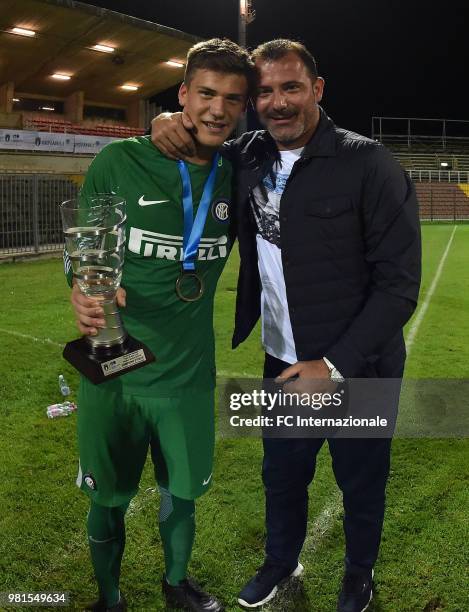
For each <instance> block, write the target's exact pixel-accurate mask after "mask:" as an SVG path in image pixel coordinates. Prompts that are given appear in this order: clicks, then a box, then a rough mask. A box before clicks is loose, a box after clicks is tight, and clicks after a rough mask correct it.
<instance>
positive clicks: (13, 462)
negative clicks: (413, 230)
mask: <svg viewBox="0 0 469 612" xmlns="http://www.w3.org/2000/svg"><path fill="white" fill-rule="evenodd" d="M422 229H423V238H424V278H423V287H422V293H421V301H422V302H423V300H424V299H425V296H426V295H427V292H428V290H429V288H430V286H431V283H432V280H433V278H434V276H435V273H436V270H437V268H438V265H439V262H440V260H441V257H442V254H443V252H444V250H445V248H446V245H447V243H448V240H449V238H450V235H451V232H452V231H453V226H452V225H446V224H442V225H424V226H423V228H422ZM61 269H62V264H61V262H60V261H59V260H57V259H56V260H44V261H35V262H23V263H15V264H5V265H2V266H0V286H1V293H0V341H1V350H0V372H1V376H0V392H1V401H0V436H1V444H0V533H1V538H0V592H1V591H31V590H34V591H51V590H59V591H69V592H70V595H71V601H72V605H71V607H72V609H80V604H82V603H83V602H86V601H89V600H90V598H93V596H94V594H95V585H94V580H93V576H92V569H91V564H90V562H89V559H88V550H87V542H86V534H85V517H86V512H87V506H88V503H87V499H86V497H85V496H84V495H83V494H82V493H80V492H79V491H78V489H77V488H76V487H75V485H74V478H75V475H76V468H77V455H76V440H75V416H74V415H72V416H71V417H68V418H65V419H57V420H48V419H47V418H46V415H45V410H46V407H47V405H48V404H51V403H54V402H56V401H60V396H59V394H58V385H57V377H58V375H59V374H60V373H63V374H65V376H66V378H67V380H68V381H69V383H70V385H71V387H72V390H75V391H76V389H77V380H78V379H77V375H76V373H75V372H74V371H73V370H72V368H71V367H70V366H69V365H68V364H67V363H65V362H64V361H63V360H62V358H61V349H60V345H63V344H64V343H65V342H66V341H68V340H71V339H72V338H74V337H76V335H77V332H76V328H75V326H74V322H73V320H72V313H71V308H70V306H69V302H68V299H69V297H68V294H69V290H68V288H67V286H66V284H65V282H64V279H63V276H62V272H61ZM468 270H469V226H468V225H460V226H458V228H457V231H456V233H455V236H454V240H453V243H452V246H451V249H450V251H449V253H448V257H447V259H446V263H445V266H444V269H443V272H442V275H441V277H440V280H439V282H438V285H437V286H436V289H435V292H434V294H433V296H432V299H431V301H430V303H429V306H428V310H427V311H426V313H425V316H424V318H423V320H422V323H421V325H420V327H419V329H418V333H417V336H416V338H415V342H414V344H413V346H412V350H411V353H410V356H409V360H408V364H407V370H406V375H407V376H408V377H416V378H436V377H440V378H444V377H450V378H463V377H465V376H466V375H467V371H468V363H469V343H468V341H467V339H468V338H469V292H468V289H467V287H468V272H467V271H468ZM236 272H237V261H236V255H235V254H233V256H232V258H231V261H230V263H229V264H228V266H227V269H226V271H225V273H224V275H223V277H222V279H221V281H220V285H219V290H218V295H217V304H216V321H215V328H216V335H217V364H218V371H219V374H221V375H230V374H235V375H239V374H241V375H251V376H256V375H257V376H258V375H260V373H261V367H262V350H261V347H260V339H259V338H260V336H259V330H256V333H255V334H254V335H253V337H252V338H250V339H249V341H248V342H246V343H245V344H244V345H243V346H241V347H240V348H239V349H238V350H236V351H235V352H232V351H231V348H230V339H231V331H232V322H233V312H234V301H235V296H236ZM409 325H412V321H411V322H410V324H409ZM260 462H261V446H260V442H259V441H258V440H254V439H243V440H241V439H233V440H226V439H225V440H219V441H218V443H217V449H216V468H215V472H214V483H213V487H212V489H211V491H210V492H209V493H208V494H207V495H206V496H205V497H203V498H202V499H201V500H200V501H199V502H198V505H197V524H198V529H197V535H196V544H195V550H194V555H193V560H192V563H191V567H190V571H191V574H192V575H194V576H196V577H197V578H198V580H199V581H200V582H201V584H202V585H203V586H205V587H207V588H209V589H211V590H212V591H213V592H214V593H216V594H217V595H218V596H220V597H221V598H222V599H223V601H224V602H225V604H226V606H227V610H228V611H234V610H236V609H238V608H237V606H236V595H237V592H238V590H239V588H240V587H241V586H242V585H243V584H244V582H245V581H246V579H247V578H249V577H250V576H251V574H252V573H253V572H254V571H255V569H256V567H258V566H259V565H260V564H261V562H262V558H263V538H264V524H263V514H264V509H263V504H264V501H263V491H262V485H261V481H260ZM468 475H469V445H468V442H467V440H460V439H446V440H445V439H434V440H421V439H419V440H413V439H406V440H404V439H397V440H395V441H394V445H393V461H392V472H391V478H390V481H389V486H388V509H387V514H386V519H385V526H384V534H383V541H382V546H381V553H380V558H379V561H378V564H377V566H376V568H375V581H376V593H375V599H374V603H373V606H372V607H371V610H372V611H374V612H432V611H439V610H445V611H448V612H449V611H451V612H464V611H466V610H468V609H469V603H468V598H467V585H468V584H469V576H468V541H469V530H468V507H469V504H468V502H469V494H468V491H469V487H468ZM154 486H155V485H154V482H153V479H152V471H151V469H150V466H149V464H147V466H146V469H145V472H144V475H143V478H142V482H141V487H140V491H139V494H138V495H137V496H136V498H135V499H134V500H133V501H132V504H131V506H130V509H129V513H128V517H127V536H128V538H127V547H126V553H125V556H124V562H123V570H122V582H121V586H122V590H123V591H124V592H125V593H126V595H127V599H128V600H129V603H130V607H131V609H132V610H148V611H160V610H164V609H165V608H164V605H163V603H162V599H161V592H160V585H159V582H160V579H161V574H162V571H163V559H162V552H161V546H160V541H159V535H158V532H157V508H158V496H157V494H156V493H155V489H154ZM343 548H344V541H343V534H342V526H341V507H340V495H339V493H338V490H337V487H336V485H335V483H334V480H333V477H332V472H331V465H330V459H329V455H328V453H327V449H323V451H321V453H320V456H319V463H318V469H317V474H316V478H315V480H314V483H313V485H312V486H311V490H310V527H309V533H308V539H307V542H306V544H305V549H304V552H303V555H302V562H303V564H304V565H305V568H306V569H305V573H304V575H303V578H302V579H301V580H300V581H297V582H295V583H293V584H292V585H290V586H289V587H288V589H287V590H284V591H283V592H282V593H281V595H280V597H279V599H278V600H275V604H272V605H271V606H269V607H268V609H269V610H270V611H278V612H285V611H289V610H292V611H295V612H328V611H333V610H335V604H336V597H337V592H338V589H339V584H340V578H341V574H342V556H343ZM266 609H267V607H266Z"/></svg>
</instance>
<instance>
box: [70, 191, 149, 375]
mask: <svg viewBox="0 0 469 612" xmlns="http://www.w3.org/2000/svg"><path fill="white" fill-rule="evenodd" d="M60 209H61V213H62V222H63V229H64V233H65V248H66V251H67V254H68V257H69V259H70V262H71V265H72V271H73V277H74V279H75V280H76V282H77V284H78V286H79V288H80V290H81V291H82V293H84V294H85V295H87V296H89V297H99V298H100V302H101V306H102V308H103V311H104V320H105V323H106V325H105V327H104V328H101V329H99V330H98V334H97V335H96V336H84V337H83V338H80V339H79V340H74V341H73V342H69V343H68V344H67V345H66V346H65V349H64V357H65V359H67V361H69V362H70V363H71V364H72V365H73V366H74V367H76V368H77V370H79V371H80V372H81V373H82V374H84V375H85V376H86V377H87V378H89V379H90V380H91V381H92V382H94V383H95V384H98V383H101V382H104V381H105V380H109V379H111V378H115V377H116V376H120V375H121V374H124V373H126V372H129V371H130V370H134V369H136V368H140V367H142V366H144V365H146V364H147V363H149V362H151V361H154V359H155V358H154V356H153V355H152V353H151V352H150V350H149V349H148V348H147V347H146V346H145V345H144V344H142V343H141V342H139V341H138V340H136V339H135V338H133V337H131V336H129V335H128V334H127V332H126V331H125V329H124V327H123V325H122V320H121V316H120V313H119V309H118V307H117V302H116V294H117V289H118V288H119V286H120V282H121V278H122V267H123V265H124V253H125V221H126V214H125V200H124V199H122V198H120V197H119V196H116V195H111V194H109V195H108V194H96V195H93V196H91V197H85V196H82V197H79V198H77V199H75V200H67V201H66V202H63V203H62V205H61V207H60Z"/></svg>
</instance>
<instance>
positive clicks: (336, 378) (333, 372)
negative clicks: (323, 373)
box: [322, 357, 345, 383]
mask: <svg viewBox="0 0 469 612" xmlns="http://www.w3.org/2000/svg"><path fill="white" fill-rule="evenodd" d="M322 360H323V361H324V363H325V364H326V365H327V368H328V370H329V375H330V377H331V380H332V381H333V382H337V383H341V382H344V380H345V378H344V377H343V376H342V374H341V373H340V372H339V370H338V369H337V368H336V367H335V365H334V364H333V363H331V362H330V361H329V359H328V358H327V357H323V358H322Z"/></svg>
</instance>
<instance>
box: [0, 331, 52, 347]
mask: <svg viewBox="0 0 469 612" xmlns="http://www.w3.org/2000/svg"><path fill="white" fill-rule="evenodd" d="M0 333H2V334H8V335H10V336H16V337H17V338H24V339H25V340H32V341H33V342H41V343H42V344H51V345H52V346H59V347H60V348H63V347H64V345H63V344H60V342H55V341H54V340H51V339H50V338H36V336H30V335H29V334H22V333H20V332H17V331H13V330H11V329H2V328H0Z"/></svg>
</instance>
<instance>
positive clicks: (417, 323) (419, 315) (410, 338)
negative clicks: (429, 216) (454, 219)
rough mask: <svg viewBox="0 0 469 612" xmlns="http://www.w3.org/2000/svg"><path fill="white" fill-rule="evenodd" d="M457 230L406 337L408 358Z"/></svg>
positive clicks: (449, 241)
mask: <svg viewBox="0 0 469 612" xmlns="http://www.w3.org/2000/svg"><path fill="white" fill-rule="evenodd" d="M457 229H458V226H457V225H455V226H454V229H453V231H452V232H451V236H450V237H449V240H448V244H447V245H446V249H445V250H444V253H443V255H442V256H441V259H440V263H439V264H438V268H437V269H436V272H435V276H434V277H433V280H432V284H431V285H430V288H429V290H428V291H427V294H426V295H425V299H424V300H423V302H422V305H421V306H420V308H419V310H418V311H417V314H416V315H415V319H414V320H413V322H412V325H411V326H410V329H409V333H408V334H407V337H406V350H407V356H409V353H410V349H411V348H412V346H413V344H414V341H415V337H416V335H417V332H418V330H419V327H420V324H421V323H422V321H423V317H424V316H425V313H426V312H427V310H428V306H429V304H430V300H431V299H432V297H433V294H434V293H435V289H436V286H437V285H438V281H439V280H440V276H441V273H442V272H443V266H444V265H445V261H446V258H447V257H448V253H449V250H450V248H451V244H452V243H453V238H454V234H455V233H456V230H457Z"/></svg>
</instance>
